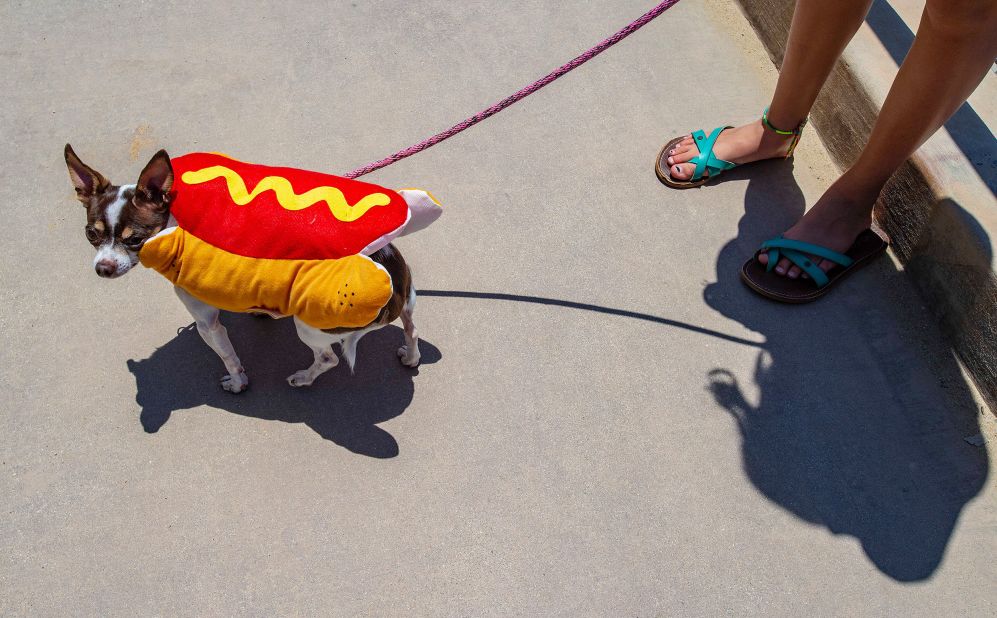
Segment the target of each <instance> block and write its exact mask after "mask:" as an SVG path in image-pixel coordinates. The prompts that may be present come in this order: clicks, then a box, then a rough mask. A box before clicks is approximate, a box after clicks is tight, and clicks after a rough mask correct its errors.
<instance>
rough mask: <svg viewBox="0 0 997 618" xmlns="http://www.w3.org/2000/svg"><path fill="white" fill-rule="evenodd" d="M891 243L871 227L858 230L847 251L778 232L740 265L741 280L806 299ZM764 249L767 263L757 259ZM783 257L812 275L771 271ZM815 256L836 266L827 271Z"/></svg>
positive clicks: (777, 295)
mask: <svg viewBox="0 0 997 618" xmlns="http://www.w3.org/2000/svg"><path fill="white" fill-rule="evenodd" d="M888 246H889V245H888V244H887V242H886V241H885V240H883V238H882V237H881V236H880V235H879V234H877V233H876V232H874V231H872V230H871V229H868V230H865V231H863V232H862V233H861V234H859V235H858V236H857V237H856V238H855V242H854V243H853V244H852V246H851V247H850V248H849V249H848V251H846V252H845V253H838V252H836V251H831V250H830V249H828V248H826V247H821V246H820V245H815V244H812V243H808V242H802V241H799V240H792V239H789V238H783V237H782V236H779V237H777V238H773V239H772V240H767V241H765V242H763V243H762V246H761V248H760V249H759V250H758V253H756V254H755V257H752V258H751V259H750V260H748V261H747V262H745V264H744V266H743V267H742V268H741V280H742V281H744V283H746V284H747V285H748V287H750V288H751V289H752V290H754V291H755V292H758V293H759V294H761V295H762V296H764V297H766V298H771V299H772V300H777V301H780V302H784V303H806V302H810V301H812V300H817V299H818V298H820V297H821V296H823V295H824V294H826V293H827V291H828V290H829V289H830V287H831V286H832V285H833V284H835V283H837V282H838V281H840V280H841V279H844V278H845V277H846V276H847V275H849V274H850V273H852V272H854V271H856V270H858V268H860V267H862V266H864V265H865V264H867V263H868V262H869V261H871V260H872V258H874V257H876V256H878V255H880V254H882V253H883V252H884V251H886V248H887V247H888ZM762 253H765V254H767V256H768V264H764V265H763V264H762V263H761V262H759V261H758V259H757V256H758V255H760V254H762ZM782 258H786V259H787V260H789V261H790V262H792V263H793V264H795V265H796V266H798V267H799V268H800V270H802V271H803V272H805V273H806V274H807V275H808V276H809V277H810V278H809V279H806V278H803V277H799V278H797V279H790V278H789V277H786V276H784V275H779V274H777V273H774V272H772V270H773V269H774V268H775V265H776V264H777V263H778V262H779V260H780V259H782ZM814 258H821V259H824V260H827V261H829V262H831V263H833V264H834V267H833V268H831V269H830V270H828V271H827V272H824V270H823V269H822V268H821V267H820V265H819V263H820V260H816V261H815V259H814Z"/></svg>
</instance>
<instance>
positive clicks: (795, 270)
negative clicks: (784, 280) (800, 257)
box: [786, 266, 803, 279]
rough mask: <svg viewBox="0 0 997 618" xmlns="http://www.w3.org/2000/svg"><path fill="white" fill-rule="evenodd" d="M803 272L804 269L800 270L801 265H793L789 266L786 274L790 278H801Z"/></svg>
mask: <svg viewBox="0 0 997 618" xmlns="http://www.w3.org/2000/svg"><path fill="white" fill-rule="evenodd" d="M801 272H803V271H801V270H800V267H799V266H791V267H790V268H789V271H788V272H787V273H786V276H787V277H789V278H790V279H799V278H800V273H801Z"/></svg>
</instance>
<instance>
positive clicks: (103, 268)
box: [94, 260, 115, 277]
mask: <svg viewBox="0 0 997 618" xmlns="http://www.w3.org/2000/svg"><path fill="white" fill-rule="evenodd" d="M94 268H95V269H97V274H98V275H100V276H101V277H110V276H111V275H113V274H114V270H115V264H114V262H113V261H111V260H101V261H99V262H97V264H96V266H94Z"/></svg>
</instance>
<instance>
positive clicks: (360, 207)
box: [181, 165, 391, 223]
mask: <svg viewBox="0 0 997 618" xmlns="http://www.w3.org/2000/svg"><path fill="white" fill-rule="evenodd" d="M181 178H182V179H183V181H184V182H185V183H187V184H189V185H197V184H201V183H205V182H209V181H211V180H214V179H215V178H224V179H225V183H226V184H227V185H228V192H229V195H231V196H232V201H233V202H235V203H236V204H238V205H239V206H245V205H246V204H248V203H250V202H252V201H253V200H254V199H256V197H257V196H258V195H260V194H261V193H263V192H264V191H273V192H274V193H275V194H276V196H277V202H278V203H279V204H280V205H281V206H282V207H283V208H285V209H287V210H303V209H305V208H308V207H309V206H312V205H313V204H316V203H318V202H322V201H324V202H325V203H326V204H328V205H329V210H331V211H332V216H334V217H336V218H337V219H339V220H340V221H342V222H344V223H350V222H352V221H356V220H357V219H359V218H360V217H362V216H364V215H365V214H367V211H368V210H370V209H371V208H374V207H376V206H387V205H388V204H389V203H391V198H390V197H388V196H387V195H385V194H383V193H371V194H370V195H367V196H365V197H364V198H363V199H361V200H360V201H359V202H357V203H356V204H354V205H352V206H351V205H350V204H349V203H348V202H347V201H346V197H345V196H344V195H343V192H342V191H340V190H339V189H337V188H335V187H315V188H314V189H311V190H309V191H306V192H305V193H302V194H300V195H299V194H297V193H295V192H294V187H292V186H291V183H290V181H288V179H287V178H284V177H283V176H267V177H266V178H264V179H263V180H261V181H260V182H259V183H257V185H256V187H255V188H254V189H253V192H252V193H250V192H249V190H248V189H246V183H245V181H243V179H242V176H240V175H239V174H238V173H237V172H235V171H234V170H231V169H229V168H227V167H225V166H224V165H213V166H211V167H205V168H204V169H199V170H196V171H190V172H184V173H183V176H181Z"/></svg>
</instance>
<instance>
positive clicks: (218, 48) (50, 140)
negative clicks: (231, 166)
mask: <svg viewBox="0 0 997 618" xmlns="http://www.w3.org/2000/svg"><path fill="white" fill-rule="evenodd" d="M649 6H650V3H646V2H637V1H622V0H620V1H614V2H603V3H573V4H572V5H571V7H570V10H564V7H563V5H562V3H554V2H519V1H514V2H508V3H503V4H502V5H501V6H499V5H496V4H494V3H479V2H471V3H450V2H442V1H438V0H420V1H415V2H410V3H404V4H399V3H389V2H365V1H362V0H355V1H353V2H341V3H340V2H337V3H332V4H330V3H320V2H301V3H293V6H291V3H287V4H268V5H265V6H259V7H250V6H249V5H248V4H247V3H229V2H224V3H221V2H220V3H190V4H186V3H174V2H166V3H159V4H156V5H140V6H139V5H130V4H126V5H118V4H110V3H109V4H107V5H102V6H99V7H95V6H90V5H87V6H86V7H83V6H79V7H66V6H64V5H63V3H55V2H44V1H43V2H33V3H8V4H6V5H5V6H4V7H3V8H0V54H2V57H3V59H4V73H5V77H6V78H7V79H6V81H7V83H8V92H7V95H6V97H5V99H4V101H3V103H2V104H0V132H2V134H3V136H4V139H3V141H2V142H0V149H2V151H0V152H2V161H3V165H0V213H2V215H3V221H4V225H2V226H0V252H2V253H0V256H2V259H0V281H2V286H0V333H2V337H3V340H2V345H0V384H2V389H0V411H2V416H0V423H2V425H0V496H2V497H3V507H4V512H3V515H4V516H3V517H2V518H0V556H3V557H2V558H0V590H2V594H0V613H2V614H4V615H64V614H73V615H102V616H103V615H107V616H113V615H121V616H132V615H230V614H239V615H243V614H247V615H265V614H302V615H399V616H401V615H404V616H411V615H454V616H486V615H503V616H505V615H565V616H568V615H571V616H575V615H597V616H604V615H638V616H648V615H663V616H669V615H683V616H685V615H689V616H712V615H717V614H730V615H765V616H779V615H785V616H790V615H800V614H816V615H905V616H939V615H992V614H993V613H994V611H995V608H997V593H995V592H994V590H993V586H992V585H991V584H990V582H991V580H992V568H993V563H994V558H995V555H997V533H995V522H997V506H995V491H994V483H993V480H992V477H991V475H990V468H991V465H992V464H991V459H992V456H993V455H992V453H993V446H992V444H993V440H994V436H995V434H994V427H993V417H992V416H990V415H988V414H981V411H980V408H979V406H980V403H979V400H978V398H977V397H976V394H975V393H974V391H973V389H972V386H971V385H970V383H969V382H968V381H967V380H966V379H965V378H964V377H963V376H962V374H961V373H960V370H959V366H958V365H957V363H956V361H955V360H954V358H953V355H952V353H951V350H950V348H949V346H948V345H947V344H946V342H945V340H944V339H943V338H942V336H941V334H940V333H939V331H938V329H937V327H936V325H935V324H934V322H933V320H932V319H931V318H930V317H929V313H928V312H927V310H925V309H924V308H923V307H922V304H921V301H920V299H919V297H918V295H917V293H916V291H915V290H914V289H913V287H912V285H911V284H910V282H909V281H908V279H907V278H906V276H905V275H904V273H902V272H900V271H898V270H897V267H896V266H895V265H894V264H893V262H891V261H890V260H889V259H883V260H880V261H879V262H878V263H877V264H875V265H874V266H872V267H870V268H868V269H867V270H866V271H864V272H863V273H862V274H861V275H860V276H857V277H855V278H853V279H851V280H849V281H848V282H846V283H845V284H844V285H842V286H841V288H840V289H838V290H837V291H836V292H835V293H834V294H833V295H832V296H831V297H829V298H828V299H826V300H824V301H822V302H820V303H818V304H816V305H812V306H805V307H783V306H777V305H773V304H771V303H768V302H765V301H763V300H762V299H760V298H757V297H755V296H754V295H752V294H750V293H749V292H748V291H747V290H745V289H744V288H743V287H742V285H741V284H740V282H739V281H738V279H737V274H736V273H737V269H738V267H739V266H740V264H741V262H743V260H744V259H746V258H747V257H748V256H749V255H750V254H751V253H752V251H753V249H754V248H755V247H756V246H757V243H758V242H760V241H761V240H763V239H764V238H766V237H770V236H772V235H773V234H774V233H778V232H779V231H781V230H782V229H784V228H786V227H788V225H789V224H790V223H791V222H792V221H794V220H795V219H796V218H798V217H799V216H800V214H801V213H802V212H803V210H804V208H805V207H806V206H807V205H809V204H812V203H813V201H814V200H815V199H816V198H817V197H818V196H819V195H820V193H821V192H822V190H823V189H824V188H825V187H826V186H827V185H828V183H829V182H830V181H831V180H832V179H833V178H834V176H835V174H836V168H835V166H834V165H833V163H832V160H831V158H830V157H829V155H828V153H827V152H826V151H825V150H824V148H823V146H822V145H821V144H820V142H819V141H818V140H816V139H808V140H805V141H804V142H803V144H802V145H801V146H800V148H799V150H798V151H797V152H798V154H797V156H796V158H795V160H794V162H785V161H774V162H766V163H762V164H758V165H755V166H752V167H750V168H743V169H741V170H737V171H735V172H733V173H731V174H729V175H728V176H727V180H726V181H724V182H721V183H719V184H716V185H714V186H711V187H708V188H705V189H702V190H696V191H685V192H681V193H679V192H676V191H670V190H668V189H667V188H665V187H663V186H662V185H661V184H660V183H659V182H658V181H657V179H656V178H655V177H654V173H653V170H652V161H653V158H654V155H655V153H656V152H657V149H658V148H659V147H660V145H661V143H663V142H664V141H665V140H666V139H667V138H669V137H671V136H673V135H676V134H679V133H681V132H685V131H688V130H690V129H692V128H698V127H706V128H709V127H712V126H714V125H716V124H724V123H733V122H742V121H744V120H746V119H748V118H751V117H754V116H756V115H757V114H758V113H759V112H760V110H761V108H762V107H763V106H764V104H765V101H766V99H767V96H768V93H769V92H770V91H771V88H772V86H773V85H774V81H775V71H774V69H773V67H772V65H771V62H770V61H769V60H768V57H767V56H766V54H765V51H764V49H763V48H762V46H761V45H760V44H759V42H758V41H757V39H756V38H755V37H754V34H753V33H752V31H751V29H750V27H749V26H748V24H747V23H746V22H745V21H744V19H743V18H742V17H741V15H740V14H739V13H738V12H737V10H736V9H735V8H734V7H732V6H730V5H729V4H728V3H724V2H720V1H719V0H716V1H713V0H711V1H708V2H684V3H682V4H680V5H679V6H677V7H676V8H675V9H673V10H671V11H669V12H668V13H667V14H666V15H664V16H663V17H661V18H659V19H658V20H657V21H656V22H655V23H652V24H650V25H648V26H647V27H646V28H645V29H643V30H642V31H641V32H640V33H638V34H636V35H634V36H633V37H631V38H630V39H628V40H627V41H625V42H623V43H621V44H620V45H618V46H617V47H616V48H614V49H613V50H611V51H609V52H607V53H606V54H604V55H602V56H600V57H599V58H597V59H595V60H593V61H592V62H590V63H589V64H587V65H586V66H585V67H583V68H582V69H579V70H578V71H576V72H574V73H572V74H571V75H569V76H567V77H565V78H564V79H562V80H560V81H558V82H557V83H556V84H554V85H552V86H550V87H548V88H547V89H545V90H543V91H541V92H539V93H538V94H536V95H534V96H532V97H530V98H529V99H528V100H527V101H524V102H523V103H521V104H519V105H516V106H514V107H512V108H510V109H508V110H506V111H505V112H503V113H502V114H500V115H498V116H496V117H495V118H493V119H491V120H489V121H488V122H486V123H484V124H482V125H479V126H477V127H475V128H473V129H471V130H470V131H469V132H467V133H464V134H462V135H460V136H458V137H456V138H454V139H452V140H449V141H448V142H445V143H444V144H441V145H439V146H437V147H435V148H433V149H432V150H430V151H427V152H425V153H422V154H420V155H418V156H416V157H412V158H410V159H407V160H406V161H403V162H401V163H398V164H396V165H394V166H391V167H389V168H387V169H385V170H382V171H380V172H377V173H375V174H373V175H371V177H369V180H371V181H373V182H377V183H380V184H383V185H386V186H390V187H409V186H416V187H424V188H426V189H429V190H431V191H433V193H434V194H435V195H436V196H437V197H438V198H440V199H441V201H443V203H444V205H445V207H446V209H447V210H446V213H445V215H444V217H443V218H442V219H441V220H440V221H439V222H438V223H436V224H435V225H434V226H433V227H431V228H429V229H427V230H425V231H423V232H420V233H419V234H417V235H414V236H412V237H409V238H405V239H403V241H402V242H401V243H399V246H400V248H401V250H402V251H403V252H404V253H405V255H406V257H407V259H408V261H409V262H410V263H411V265H412V267H413V269H414V271H415V281H416V285H417V287H419V289H421V290H423V292H424V294H423V297H422V298H420V301H419V307H418V312H417V316H416V321H417V324H418V326H419V329H420V332H421V334H422V336H423V338H424V340H423V343H422V352H423V363H424V364H423V365H422V366H421V367H420V368H419V369H418V370H417V371H410V370H406V369H404V368H403V367H401V366H400V365H399V364H398V362H397V359H396V358H395V356H394V352H393V350H394V348H395V347H397V346H398V345H399V344H400V342H401V340H402V335H401V332H400V330H399V329H398V328H396V327H391V328H387V329H384V330H382V331H380V332H378V333H375V334H373V335H370V336H369V337H368V338H366V339H364V340H363V341H362V342H361V344H360V351H359V359H358V366H357V371H356V375H353V376H350V375H349V372H348V370H346V368H345V366H343V365H341V366H340V367H338V368H337V369H335V370H333V371H330V372H329V373H328V374H326V375H325V376H323V377H322V378H320V379H319V380H318V381H317V382H316V384H315V385H314V386H313V387H312V388H311V389H310V390H292V389H290V388H289V387H288V386H287V385H286V383H285V382H284V377H285V376H287V375H289V374H291V373H293V372H294V371H295V370H297V369H300V368H302V367H304V366H305V365H307V364H308V363H309V362H310V353H309V351H308V350H307V348H305V346H304V345H302V344H301V343H300V342H298V341H297V339H296V338H295V337H294V334H293V327H292V325H291V324H289V323H288V322H287V321H264V320H257V319H253V318H249V317H246V316H229V317H227V319H226V324H227V325H228V327H229V332H230V334H231V336H232V339H233V342H234V344H235V346H236V348H237V350H238V351H239V353H240V355H241V357H242V359H243V361H244V363H245V365H246V368H247V371H248V372H249V374H250V378H251V380H252V381H253V382H252V389H251V390H250V391H249V392H247V393H245V394H243V395H239V396H231V395H229V394H227V393H224V392H222V391H221V390H220V389H219V388H218V386H217V378H218V377H219V376H220V375H221V373H222V367H221V363H220V362H219V361H218V359H217V358H216V357H215V356H214V355H213V353H211V352H210V350H208V349H207V346H205V345H204V344H203V343H202V342H201V341H200V339H199V337H198V336H197V334H196V332H194V331H193V330H191V329H190V328H189V325H190V323H191V320H190V317H189V316H188V315H187V314H186V312H185V311H184V309H183V307H182V306H181V305H180V303H179V302H177V300H176V298H175V297H174V295H173V293H172V291H171V290H170V289H169V287H168V286H167V285H166V284H165V282H164V281H162V278H161V277H158V276H156V275H154V274H153V273H149V272H145V271H143V270H138V271H136V272H134V273H131V274H129V275H128V276H126V277H125V278H123V279H121V280H116V281H105V280H100V279H98V278H97V277H96V276H95V275H94V274H93V271H92V267H91V265H90V263H91V259H92V249H91V248H90V247H89V245H88V244H87V243H86V241H85V239H84V237H83V234H82V227H83V223H84V220H83V213H82V209H81V208H80V207H79V206H78V205H77V204H76V203H75V202H74V201H73V197H72V190H71V187H70V185H69V182H68V179H67V177H66V173H65V171H64V169H65V168H64V165H63V163H62V157H61V149H62V145H63V144H64V143H65V142H66V141H71V142H72V143H73V145H74V146H75V147H76V150H77V152H78V153H79V154H80V155H81V157H82V158H83V159H84V161H87V162H89V163H91V164H93V165H94V166H96V167H97V168H98V169H100V170H102V171H105V172H107V173H108V174H109V175H110V176H111V178H112V179H113V180H115V181H117V182H132V181H133V180H134V178H135V177H136V176H137V174H138V171H139V170H140V168H141V166H142V165H143V164H144V162H145V160H146V159H147V158H148V157H149V156H151V154H152V153H153V152H155V150H156V149H158V148H160V147H165V148H167V149H168V150H169V151H170V152H171V153H177V154H179V153H182V152H185V151H190V150H198V149H202V150H217V151H222V152H227V153H229V154H231V155H233V156H236V157H238V158H242V159H245V160H251V161H258V162H261V163H270V164H288V165H295V166H299V167H304V168H312V169H322V170H328V171H331V172H335V171H345V170H348V169H352V168H353V167H355V166H357V165H359V164H362V163H365V162H367V161H369V160H372V159H375V158H379V157H381V156H383V155H385V154H386V153H388V152H391V151H393V150H396V149H397V148H400V147H402V146H405V145H408V144H409V143H412V142H414V141H417V140H418V139H421V138H423V137H425V136H426V135H429V134H431V133H433V132H435V131H438V130H440V129H442V128H445V127H447V126H449V125H450V124H452V123H454V122H456V121H458V120H461V119H463V118H464V117H466V116H467V115H469V114H471V113H473V112H475V111H478V110H479V109H482V108H484V107H485V106H487V105H488V104H490V103H492V102H494V101H496V100H498V99H500V98H502V97H504V96H505V95H507V94H508V93H510V92H512V91H513V90H515V89H517V88H519V87H521V86H522V85H523V84H525V83H527V82H529V81H530V80H532V79H535V78H536V77H538V76H540V75H542V74H544V73H546V72H547V71H548V70H550V69H551V68H553V67H555V66H557V65H559V64H560V63H561V62H563V61H564V60H566V59H568V58H570V57H572V56H574V55H575V54H577V53H578V52H579V51H581V50H583V49H585V48H587V47H588V46H589V45H591V44H592V43H593V42H595V41H597V40H601V39H602V38H603V37H605V36H606V35H608V34H609V33H611V32H612V31H614V30H615V29H617V28H619V27H621V26H622V25H623V24H625V23H627V22H629V21H630V20H631V19H633V18H634V17H636V16H637V15H639V14H640V13H642V12H643V11H645V10H647V8H649ZM704 41H708V42H709V48H708V49H709V52H708V56H709V57H710V58H711V59H714V58H723V59H725V62H724V63H719V62H714V61H711V62H702V59H703V58H704ZM692 67H694V70H690V69H691V68H692ZM690 83H694V84H695V85H696V87H697V88H698V89H699V94H698V97H697V98H692V99H688V98H687V95H686V94H685V93H686V92H687V90H688V88H689V84H690ZM496 293H497V294H504V295H508V296H505V297H495V296H490V294H496ZM561 301H568V302H571V303H576V305H572V306H565V304H564V303H563V302H561ZM584 305H587V306H584ZM607 309H612V310H621V311H614V312H607ZM178 329H180V330H178ZM981 433H982V435H983V436H985V437H986V438H987V439H988V440H990V441H991V442H990V444H989V445H987V444H984V446H982V447H976V446H973V445H971V444H969V443H968V442H967V441H966V438H973V437H974V436H977V435H978V434H981Z"/></svg>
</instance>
